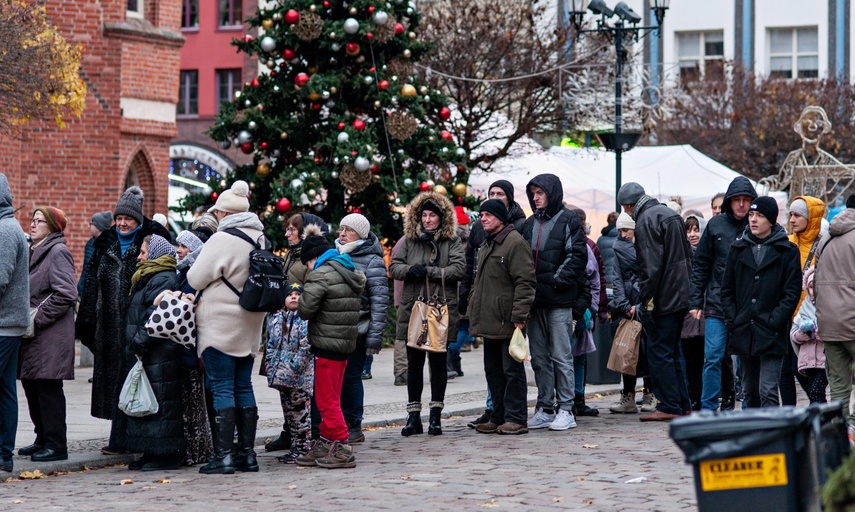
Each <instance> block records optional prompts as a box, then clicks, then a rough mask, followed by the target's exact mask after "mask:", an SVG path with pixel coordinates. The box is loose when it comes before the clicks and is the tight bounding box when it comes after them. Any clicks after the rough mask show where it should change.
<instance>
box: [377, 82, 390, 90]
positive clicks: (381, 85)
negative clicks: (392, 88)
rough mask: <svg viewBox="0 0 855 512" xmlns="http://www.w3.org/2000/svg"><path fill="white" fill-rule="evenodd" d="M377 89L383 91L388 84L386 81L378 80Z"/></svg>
mask: <svg viewBox="0 0 855 512" xmlns="http://www.w3.org/2000/svg"><path fill="white" fill-rule="evenodd" d="M377 87H379V88H380V90H381V91H385V90H386V89H388V88H389V82H387V81H386V80H380V83H379V84H377Z"/></svg>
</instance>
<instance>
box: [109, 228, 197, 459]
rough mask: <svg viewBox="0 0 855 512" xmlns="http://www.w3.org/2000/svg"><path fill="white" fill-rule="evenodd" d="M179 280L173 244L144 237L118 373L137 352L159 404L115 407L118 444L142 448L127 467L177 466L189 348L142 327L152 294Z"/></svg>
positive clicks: (126, 369)
mask: <svg viewBox="0 0 855 512" xmlns="http://www.w3.org/2000/svg"><path fill="white" fill-rule="evenodd" d="M178 284H179V283H178V275H177V274H176V272H175V248H174V247H173V246H172V244H170V243H169V242H168V241H166V239H164V238H163V237H160V236H158V235H152V236H150V237H146V239H145V241H144V242H143V245H142V247H141V248H140V255H139V263H138V264H137V270H136V272H135V273H134V275H133V277H132V278H131V286H132V287H131V300H130V305H129V306H128V315H127V320H126V322H125V340H126V345H125V347H124V351H123V356H124V357H123V363H124V365H123V366H124V368H123V372H122V373H123V375H127V374H128V372H129V371H130V369H131V367H133V365H134V364H136V362H137V357H141V358H142V362H143V366H144V368H145V373H146V375H147V376H148V379H149V381H150V382H151V387H152V390H153V391H154V395H155V397H156V398H157V403H158V405H159V409H158V411H157V413H155V414H151V415H148V416H142V417H131V416H126V415H125V414H123V413H121V412H120V413H119V415H118V418H117V421H121V422H122V423H123V424H124V425H123V426H124V428H123V429H122V432H123V433H124V435H121V434H120V435H119V436H118V437H119V438H118V439H117V444H118V445H119V446H118V447H119V448H120V449H124V450H127V451H129V452H132V453H140V452H142V454H143V456H142V458H141V459H139V460H137V461H136V462H132V463H130V464H128V468H129V469H141V470H143V471H157V470H164V469H177V468H178V465H179V463H180V460H181V456H182V454H183V452H184V448H185V446H184V445H185V443H184V421H183V417H182V413H183V408H182V403H181V389H182V388H181V380H182V375H183V369H182V357H183V352H184V351H185V350H187V349H185V348H183V347H182V346H181V345H179V344H177V343H173V342H171V341H169V340H166V339H164V338H154V337H151V336H149V334H148V332H147V331H146V329H145V323H146V321H147V320H148V318H149V317H150V316H151V314H152V313H153V312H154V309H155V304H154V303H155V299H157V297H158V296H159V295H160V294H161V293H162V292H163V291H165V290H174V289H176V288H177V287H178Z"/></svg>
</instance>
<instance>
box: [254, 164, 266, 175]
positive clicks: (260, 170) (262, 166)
mask: <svg viewBox="0 0 855 512" xmlns="http://www.w3.org/2000/svg"><path fill="white" fill-rule="evenodd" d="M255 172H256V174H258V175H259V176H267V175H268V174H270V164H268V163H267V162H262V163H260V164H258V167H256V168H255Z"/></svg>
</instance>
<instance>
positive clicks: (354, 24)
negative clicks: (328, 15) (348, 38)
mask: <svg viewBox="0 0 855 512" xmlns="http://www.w3.org/2000/svg"><path fill="white" fill-rule="evenodd" d="M344 31H345V32H346V33H348V34H350V35H353V34H355V33H357V32H359V22H358V21H356V20H355V19H353V18H347V19H346V20H344Z"/></svg>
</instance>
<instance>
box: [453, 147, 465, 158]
mask: <svg viewBox="0 0 855 512" xmlns="http://www.w3.org/2000/svg"><path fill="white" fill-rule="evenodd" d="M454 154H455V155H457V156H466V150H465V149H463V148H457V149H455V150H454Z"/></svg>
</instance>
